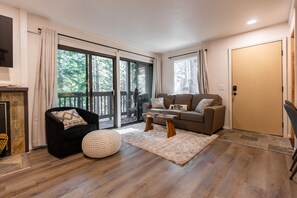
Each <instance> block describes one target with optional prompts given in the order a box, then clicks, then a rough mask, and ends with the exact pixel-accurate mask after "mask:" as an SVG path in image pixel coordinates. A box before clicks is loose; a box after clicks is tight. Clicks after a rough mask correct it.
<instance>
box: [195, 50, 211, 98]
mask: <svg viewBox="0 0 297 198" xmlns="http://www.w3.org/2000/svg"><path fill="white" fill-rule="evenodd" d="M207 67H208V65H207V50H206V49H202V50H199V51H198V75H197V77H198V88H199V93H200V94H207V93H208V91H209V88H208V77H207Z"/></svg>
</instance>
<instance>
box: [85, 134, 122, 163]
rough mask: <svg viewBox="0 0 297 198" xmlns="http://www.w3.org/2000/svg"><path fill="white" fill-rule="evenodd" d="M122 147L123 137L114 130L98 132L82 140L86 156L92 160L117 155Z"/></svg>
mask: <svg viewBox="0 0 297 198" xmlns="http://www.w3.org/2000/svg"><path fill="white" fill-rule="evenodd" d="M120 147H121V135H120V134H119V133H117V132H115V131H112V130H96V131H93V132H90V133H88V134H87V135H86V136H85V137H84V138H83V140H82V150H83V152H84V154H85V155H86V156H88V157H92V158H103V157H107V156H110V155H113V154H115V153H116V152H118V151H119V150H120Z"/></svg>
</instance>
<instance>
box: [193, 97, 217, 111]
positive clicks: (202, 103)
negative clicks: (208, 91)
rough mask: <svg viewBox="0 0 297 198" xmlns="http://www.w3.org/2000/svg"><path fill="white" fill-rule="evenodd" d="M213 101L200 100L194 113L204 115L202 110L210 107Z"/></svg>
mask: <svg viewBox="0 0 297 198" xmlns="http://www.w3.org/2000/svg"><path fill="white" fill-rule="evenodd" d="M212 102H213V99H202V100H201V101H200V102H199V104H198V105H197V107H196V109H195V111H197V112H199V113H202V114H203V113H204V109H205V108H206V107H209V106H211V105H212Z"/></svg>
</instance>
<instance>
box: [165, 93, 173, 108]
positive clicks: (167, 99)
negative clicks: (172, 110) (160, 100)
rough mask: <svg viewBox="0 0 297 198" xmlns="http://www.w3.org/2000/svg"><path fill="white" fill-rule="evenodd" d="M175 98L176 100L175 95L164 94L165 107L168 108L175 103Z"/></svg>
mask: <svg viewBox="0 0 297 198" xmlns="http://www.w3.org/2000/svg"><path fill="white" fill-rule="evenodd" d="M174 100H175V95H167V96H164V106H165V108H166V109H168V108H169V106H170V105H171V104H174Z"/></svg>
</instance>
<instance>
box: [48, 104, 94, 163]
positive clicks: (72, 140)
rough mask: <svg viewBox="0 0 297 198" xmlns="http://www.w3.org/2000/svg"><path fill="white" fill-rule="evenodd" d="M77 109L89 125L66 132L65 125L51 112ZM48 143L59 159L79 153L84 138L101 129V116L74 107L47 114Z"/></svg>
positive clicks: (53, 109)
mask: <svg viewBox="0 0 297 198" xmlns="http://www.w3.org/2000/svg"><path fill="white" fill-rule="evenodd" d="M69 109H76V111H77V113H78V114H79V115H80V116H81V117H82V118H83V119H84V120H85V121H86V122H87V123H88V124H87V125H80V126H75V127H72V128H69V129H67V130H64V124H63V123H62V122H61V121H60V120H59V119H58V118H56V117H55V116H54V115H53V114H52V113H51V112H53V111H64V110H69ZM45 125H46V129H45V130H46V141H47V149H48V152H49V153H50V154H52V155H53V156H56V157H58V158H63V157H65V156H67V155H71V154H74V153H79V152H81V151H82V148H81V142H82V139H83V137H84V136H85V135H86V134H87V133H89V132H91V131H94V130H97V129H99V116H98V115H97V114H95V113H92V112H90V111H87V110H84V109H80V108H74V107H56V108H52V109H49V110H47V111H46V112H45Z"/></svg>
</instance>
